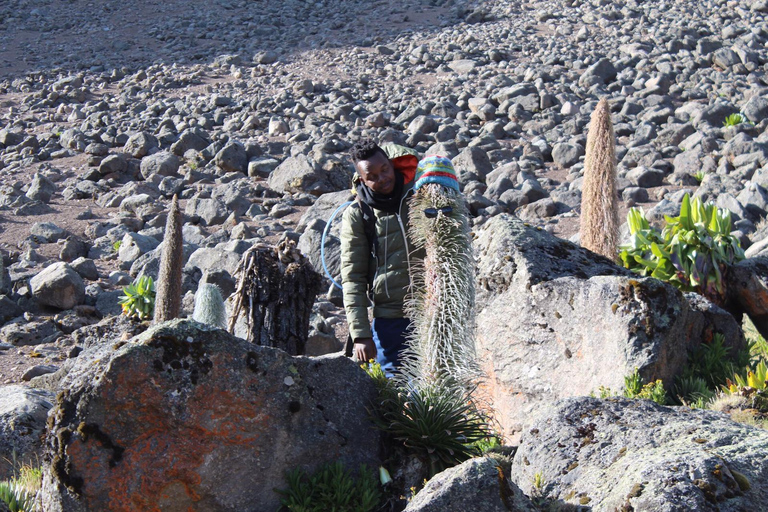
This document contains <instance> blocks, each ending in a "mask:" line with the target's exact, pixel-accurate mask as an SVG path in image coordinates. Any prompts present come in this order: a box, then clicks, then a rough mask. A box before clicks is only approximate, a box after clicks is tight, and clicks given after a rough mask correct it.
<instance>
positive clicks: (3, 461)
mask: <svg viewBox="0 0 768 512" xmlns="http://www.w3.org/2000/svg"><path fill="white" fill-rule="evenodd" d="M55 398H56V395H55V394H54V393H52V392H50V391H42V390H39V389H30V388H26V387H23V386H16V385H13V386H4V387H3V388H2V389H0V480H6V479H8V478H10V477H11V476H13V474H14V472H15V471H16V470H18V468H19V466H20V465H22V464H31V465H33V466H37V465H38V464H39V461H40V458H41V456H42V442H41V438H42V435H43V432H45V421H46V419H47V418H48V411H49V410H50V408H51V407H53V402H54V401H55ZM14 464H15V467H14Z"/></svg>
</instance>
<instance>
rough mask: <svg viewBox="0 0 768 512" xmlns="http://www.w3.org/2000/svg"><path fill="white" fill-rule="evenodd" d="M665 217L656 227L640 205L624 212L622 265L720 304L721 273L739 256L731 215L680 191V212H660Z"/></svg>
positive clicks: (621, 250) (740, 254) (722, 288)
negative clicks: (659, 227)
mask: <svg viewBox="0 0 768 512" xmlns="http://www.w3.org/2000/svg"><path fill="white" fill-rule="evenodd" d="M665 220H666V225H665V226H664V229H663V230H661V231H658V230H657V229H656V228H654V227H652V226H651V225H650V224H649V222H648V220H647V219H646V218H645V215H644V213H643V210H642V209H638V208H632V209H631V210H630V211H629V213H628V214H627V223H628V224H629V229H630V233H631V236H632V238H631V240H630V242H629V243H628V244H625V245H622V246H621V247H620V253H619V257H620V259H621V262H622V263H623V265H624V266H625V267H626V268H628V269H630V270H633V271H635V272H637V273H639V274H642V275H644V276H652V277H655V278H657V279H660V280H662V281H666V282H668V283H670V284H672V285H674V286H676V287H677V288H679V289H680V290H683V291H693V292H697V293H699V294H701V295H704V296H705V297H707V298H708V299H710V300H712V301H713V302H714V303H716V304H723V302H724V299H725V288H724V284H723V271H724V269H725V267H726V265H731V264H733V263H735V262H737V261H739V260H742V259H744V251H743V250H742V248H741V246H740V244H739V240H738V239H737V238H736V237H735V236H733V235H731V213H730V212H729V211H727V210H724V209H720V208H717V207H716V206H715V205H713V204H706V205H705V204H703V203H702V202H701V200H700V199H698V198H696V199H693V200H692V201H691V199H690V197H689V196H688V194H686V195H685V196H684V197H683V202H682V204H681V207H680V215H678V216H677V217H669V216H665Z"/></svg>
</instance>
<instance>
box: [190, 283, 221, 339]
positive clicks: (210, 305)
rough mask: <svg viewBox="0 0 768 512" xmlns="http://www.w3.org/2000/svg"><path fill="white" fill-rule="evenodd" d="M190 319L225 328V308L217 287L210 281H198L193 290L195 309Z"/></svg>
mask: <svg viewBox="0 0 768 512" xmlns="http://www.w3.org/2000/svg"><path fill="white" fill-rule="evenodd" d="M192 319H193V320H195V321H197V322H200V323H201V324H206V325H210V326H211V327H218V328H219V329H226V328H227V308H226V306H225V305H224V299H223V298H222V297H221V291H220V290H219V287H218V286H216V285H215V284H211V283H200V285H199V286H198V287H197V292H195V310H194V312H193V313H192Z"/></svg>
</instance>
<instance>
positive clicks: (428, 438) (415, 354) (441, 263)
mask: <svg viewBox="0 0 768 512" xmlns="http://www.w3.org/2000/svg"><path fill="white" fill-rule="evenodd" d="M438 160H439V159H438ZM442 162H443V163H442V165H443V166H446V167H441V169H442V170H441V171H440V172H441V175H443V176H445V175H446V174H450V173H452V171H453V168H452V167H447V166H450V161H449V160H447V159H442ZM420 166H421V164H420ZM417 177H418V175H417ZM450 183H454V182H449V184H450ZM410 212H411V213H410V235H411V237H410V238H411V239H412V240H413V241H414V243H416V244H417V246H418V249H419V250H420V252H423V254H424V258H423V260H421V261H417V262H414V269H413V272H412V279H413V284H412V295H411V300H410V301H409V303H408V304H407V308H406V309H407V312H408V316H409V318H411V320H412V322H413V332H412V334H411V336H410V345H409V348H408V349H407V350H406V351H405V353H404V354H403V357H402V359H401V361H402V366H401V368H400V371H399V373H398V374H397V375H396V376H395V378H394V379H392V381H389V382H387V381H386V380H383V381H382V378H379V379H378V381H379V382H380V384H381V385H379V388H380V391H381V395H380V396H381V397H382V403H381V407H380V409H379V413H378V417H377V418H376V423H377V424H378V426H379V427H380V428H381V429H382V430H384V431H386V432H387V433H388V434H389V435H390V436H391V437H392V438H393V439H395V440H397V441H399V442H401V443H402V444H403V446H404V447H405V448H406V450H407V451H408V452H409V453H411V454H412V455H415V456H416V457H418V458H419V459H421V460H422V461H423V462H424V463H425V466H426V468H427V476H428V477H430V478H431V477H432V476H433V475H435V474H437V473H438V472H440V471H442V470H444V469H446V468H448V467H451V466H453V465H456V464H459V463H461V462H463V461H464V460H466V459H468V458H470V457H472V456H474V455H479V449H478V447H477V446H478V445H477V442H478V441H481V440H483V439H487V438H489V437H491V435H492V433H491V430H490V428H489V427H488V423H487V420H486V418H485V417H484V416H483V415H482V413H481V412H480V411H479V409H478V408H477V406H476V403H475V402H474V400H473V398H472V391H473V386H474V384H473V381H475V380H476V378H477V377H478V375H479V371H478V369H477V365H476V362H475V344H474V343H475V342H474V309H475V293H474V292H475V289H474V259H473V257H472V249H471V247H472V245H471V239H470V233H469V226H468V221H467V218H468V216H467V209H466V206H465V203H464V199H463V197H462V196H461V194H460V192H459V191H458V183H457V182H455V183H454V184H453V186H443V185H442V184H438V183H427V184H425V185H423V186H421V187H420V188H419V189H418V191H417V193H416V194H415V196H414V197H413V198H412V199H411V202H410Z"/></svg>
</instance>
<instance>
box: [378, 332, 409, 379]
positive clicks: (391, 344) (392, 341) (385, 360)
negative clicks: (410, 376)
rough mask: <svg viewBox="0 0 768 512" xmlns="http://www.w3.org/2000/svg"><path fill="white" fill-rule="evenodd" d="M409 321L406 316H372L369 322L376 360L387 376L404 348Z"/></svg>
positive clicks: (392, 371)
mask: <svg viewBox="0 0 768 512" xmlns="http://www.w3.org/2000/svg"><path fill="white" fill-rule="evenodd" d="M410 326H411V321H410V320H409V319H408V318H374V319H373V324H371V330H372V331H373V342H374V343H375V344H376V361H377V362H378V363H379V364H380V365H381V369H382V370H384V373H385V374H386V375H387V377H390V378H391V377H392V376H393V375H394V372H395V371H396V370H397V367H398V365H399V362H400V353H401V351H402V350H403V348H405V344H406V336H407V335H408V328H409V327H410Z"/></svg>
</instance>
